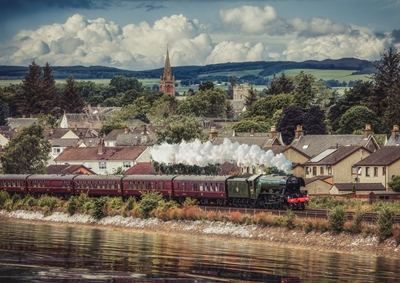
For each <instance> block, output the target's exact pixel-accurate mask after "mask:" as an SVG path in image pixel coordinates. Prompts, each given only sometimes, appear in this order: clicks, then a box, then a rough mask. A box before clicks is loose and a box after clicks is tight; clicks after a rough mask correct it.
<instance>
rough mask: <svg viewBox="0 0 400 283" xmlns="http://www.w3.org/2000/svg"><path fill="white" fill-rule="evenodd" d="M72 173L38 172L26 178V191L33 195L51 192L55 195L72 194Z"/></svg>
mask: <svg viewBox="0 0 400 283" xmlns="http://www.w3.org/2000/svg"><path fill="white" fill-rule="evenodd" d="M75 176H76V175H73V174H63V175H56V174H39V175H30V176H29V177H28V178H27V192H28V193H30V194H33V195H40V194H51V195H56V196H60V197H61V196H65V197H67V196H69V195H72V194H73V193H74V192H73V187H72V180H73V178H74V177H75Z"/></svg>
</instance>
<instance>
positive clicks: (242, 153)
mask: <svg viewBox="0 0 400 283" xmlns="http://www.w3.org/2000/svg"><path fill="white" fill-rule="evenodd" d="M151 155H152V158H153V160H154V161H156V162H158V163H164V164H178V163H182V164H185V165H197V166H200V167H204V166H206V165H214V164H223V163H225V162H230V163H236V164H237V165H238V166H246V167H247V166H257V165H264V166H267V167H271V166H276V167H277V168H278V169H280V170H284V171H285V172H289V171H290V170H291V167H292V162H291V161H289V160H287V159H286V158H285V156H284V155H283V154H281V153H280V154H277V155H274V153H273V152H272V151H271V150H268V151H264V150H262V149H261V148H260V147H259V146H258V145H252V146H249V145H247V144H241V145H239V143H237V142H235V143H232V142H231V141H230V140H229V139H224V142H223V143H222V144H221V145H213V144H212V143H211V142H210V141H208V142H205V143H202V142H201V141H199V140H197V139H196V140H195V141H194V142H192V143H186V142H182V143H180V144H167V143H163V144H161V145H155V146H153V148H152V149H151Z"/></svg>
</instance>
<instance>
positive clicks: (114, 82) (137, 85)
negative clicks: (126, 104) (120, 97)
mask: <svg viewBox="0 0 400 283" xmlns="http://www.w3.org/2000/svg"><path fill="white" fill-rule="evenodd" d="M110 86H114V87H115V88H116V89H117V92H118V93H125V92H126V91H128V90H131V89H134V90H136V91H138V92H142V91H143V89H144V87H143V84H142V83H141V82H139V80H138V79H137V78H127V77H125V76H115V77H113V78H112V79H111V81H110Z"/></svg>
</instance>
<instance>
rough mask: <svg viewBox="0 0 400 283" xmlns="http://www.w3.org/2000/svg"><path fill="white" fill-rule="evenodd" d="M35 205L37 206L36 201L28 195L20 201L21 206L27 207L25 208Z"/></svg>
mask: <svg viewBox="0 0 400 283" xmlns="http://www.w3.org/2000/svg"><path fill="white" fill-rule="evenodd" d="M37 204H38V200H37V199H36V198H34V197H33V196H31V195H29V194H28V195H26V196H25V198H24V199H23V201H22V205H23V206H27V207H33V206H36V205H37Z"/></svg>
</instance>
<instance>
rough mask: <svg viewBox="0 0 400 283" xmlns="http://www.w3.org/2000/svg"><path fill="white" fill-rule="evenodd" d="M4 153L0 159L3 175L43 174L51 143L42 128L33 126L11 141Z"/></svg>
mask: <svg viewBox="0 0 400 283" xmlns="http://www.w3.org/2000/svg"><path fill="white" fill-rule="evenodd" d="M4 151H5V152H4V154H3V155H2V156H1V157H0V160H1V163H2V164H3V173H4V174H41V173H43V174H44V173H45V172H46V166H47V160H48V159H49V154H50V151H51V143H50V141H49V140H48V139H47V138H46V137H45V135H44V129H43V127H42V126H40V125H37V124H33V125H31V126H29V127H26V128H23V129H22V130H21V131H20V132H19V133H18V134H17V135H16V136H15V137H14V138H13V139H11V140H10V142H9V143H8V144H7V145H6V146H5V147H4Z"/></svg>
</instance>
